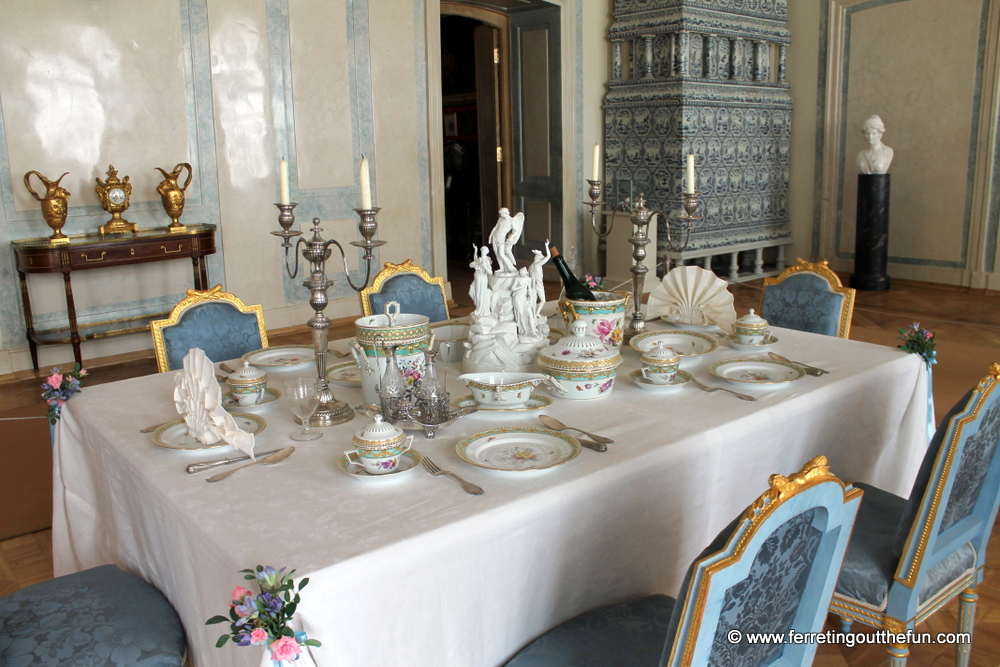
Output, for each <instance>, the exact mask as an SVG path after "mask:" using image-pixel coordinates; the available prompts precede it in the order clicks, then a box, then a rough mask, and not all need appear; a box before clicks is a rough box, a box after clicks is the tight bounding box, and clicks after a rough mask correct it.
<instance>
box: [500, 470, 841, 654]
mask: <svg viewBox="0 0 1000 667" xmlns="http://www.w3.org/2000/svg"><path fill="white" fill-rule="evenodd" d="M817 461H821V465H822V468H823V470H826V468H825V464H826V460H825V459H823V458H822V457H820V459H817V460H816V461H813V462H810V464H808V465H807V468H806V469H810V468H809V466H811V465H813V464H814V463H816V462H817ZM804 472H805V470H804V471H803V473H800V474H804ZM826 474H827V477H826V478H825V481H826V483H819V484H817V485H816V486H814V487H811V489H809V490H808V491H800V492H798V495H792V496H789V497H782V496H777V497H775V496H774V495H771V496H769V495H768V494H765V495H764V496H762V497H761V499H760V500H758V501H757V503H755V504H754V505H752V506H751V509H750V510H748V512H747V513H745V514H743V515H741V516H740V517H738V518H737V519H736V520H735V521H733V522H732V523H731V524H729V525H728V526H726V528H724V529H723V530H722V531H721V532H720V533H719V534H718V536H717V537H716V538H715V540H713V541H712V544H710V545H709V547H708V548H706V549H705V550H704V551H703V552H702V553H701V555H699V556H698V558H696V559H695V561H694V562H693V563H692V564H691V567H690V568H689V569H688V572H687V575H686V576H685V578H684V583H683V584H682V586H681V590H680V594H679V595H678V597H677V598H676V599H675V598H671V597H667V596H665V595H650V596H646V597H642V598H638V599H634V600H629V601H626V602H621V603H618V604H613V605H610V606H607V607H601V608H599V609H596V610H592V611H590V612H587V613H585V614H582V615H581V616H577V617H576V618H574V619H572V620H570V621H567V622H566V623H563V624H562V625H560V626H558V627H556V628H555V629H553V630H550V631H549V632H547V633H545V634H544V635H542V636H541V637H540V638H538V639H536V640H535V641H534V642H533V643H531V644H530V645H528V646H527V647H525V648H524V649H522V650H521V651H520V652H519V653H518V654H517V655H516V656H515V657H514V658H513V659H512V660H511V661H510V662H509V663H507V667H610V666H615V667H632V666H634V667H658V666H661V667H662V666H664V665H670V666H671V667H673V666H675V665H681V664H685V665H719V666H722V665H724V666H725V667H762V666H765V665H772V664H776V663H778V662H781V664H783V665H789V666H791V665H808V664H810V663H811V661H812V657H813V655H814V653H815V646H812V647H808V646H803V645H790V644H750V643H749V642H747V641H745V639H744V641H741V642H739V643H735V644H734V643H730V642H729V641H728V633H729V632H730V631H731V630H733V629H738V630H740V631H741V632H744V633H748V632H780V633H787V632H788V630H789V629H792V628H794V629H795V630H797V631H802V632H813V631H818V630H819V629H820V627H822V624H823V620H824V618H825V616H826V606H827V601H828V600H829V597H830V594H831V593H832V591H833V585H834V579H835V577H836V573H837V569H838V567H839V564H840V562H841V559H842V558H843V555H844V551H845V549H846V547H847V540H848V535H849V533H850V526H851V523H852V522H853V520H854V515H855V513H856V512H857V508H858V504H859V500H860V492H858V491H855V490H851V489H849V488H848V489H845V488H844V486H843V485H842V484H841V483H840V482H839V480H836V478H835V477H833V476H832V475H829V474H828V471H827V473H826ZM775 477H776V478H779V482H780V480H784V479H785V478H783V477H781V476H775ZM801 479H805V477H802V478H801ZM779 485H780V484H779ZM779 485H775V483H774V482H772V489H774V488H777V486H779ZM831 487H834V488H831ZM773 503H778V505H774V504H773ZM765 506H767V507H768V512H769V513H767V514H766V516H765V515H764V514H762V513H761V511H762V509H763V508H764V507H765ZM712 570H714V571H713V572H712V574H711V575H710V576H709V575H707V574H706V573H707V572H709V571H712ZM701 604H703V605H704V606H703V607H702V606H700V605H701ZM709 614H712V615H711V616H709Z"/></svg>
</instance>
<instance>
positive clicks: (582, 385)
mask: <svg viewBox="0 0 1000 667" xmlns="http://www.w3.org/2000/svg"><path fill="white" fill-rule="evenodd" d="M572 330H573V335H572V336H566V337H565V338H563V339H562V340H560V341H559V342H557V343H555V344H554V345H550V346H549V347H547V348H545V349H544V350H542V351H541V352H540V353H539V354H538V365H539V366H541V367H542V371H543V372H544V373H546V374H547V375H549V376H551V377H553V378H555V379H556V380H558V381H559V382H560V383H561V384H562V387H563V390H562V391H561V392H559V394H558V395H559V397H560V398H569V399H574V400H581V399H589V398H604V397H605V396H610V395H611V389H612V387H614V385H615V376H616V375H617V374H618V367H619V366H621V364H622V355H621V353H620V352H619V351H618V348H617V347H615V346H614V345H609V344H605V343H602V342H601V341H600V339H599V338H597V337H596V336H593V335H591V334H589V333H587V331H588V324H587V323H586V322H585V321H584V320H582V319H581V320H576V321H575V322H573V324H572Z"/></svg>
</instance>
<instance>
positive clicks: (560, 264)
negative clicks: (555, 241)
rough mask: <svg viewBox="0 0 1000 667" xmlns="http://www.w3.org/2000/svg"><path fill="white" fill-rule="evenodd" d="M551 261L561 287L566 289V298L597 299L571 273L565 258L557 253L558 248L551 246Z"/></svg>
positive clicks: (577, 299)
mask: <svg viewBox="0 0 1000 667" xmlns="http://www.w3.org/2000/svg"><path fill="white" fill-rule="evenodd" d="M552 263H553V264H555V266H556V271H558V272H559V277H560V278H562V282H563V287H564V288H565V290H566V298H567V299H573V300H576V301H597V297H596V296H594V293H593V292H591V291H590V288H589V287H587V286H586V285H584V284H583V283H581V282H580V280H579V278H577V277H576V276H574V275H573V272H572V271H571V270H570V268H569V266H568V265H567V264H566V260H565V259H563V258H562V255H560V254H559V249H558V248H556V247H555V246H552Z"/></svg>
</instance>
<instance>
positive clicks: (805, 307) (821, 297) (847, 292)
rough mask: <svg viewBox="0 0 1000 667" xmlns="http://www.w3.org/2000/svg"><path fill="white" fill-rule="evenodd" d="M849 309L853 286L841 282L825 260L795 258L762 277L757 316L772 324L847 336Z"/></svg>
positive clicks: (849, 322) (849, 321)
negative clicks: (774, 271)
mask: <svg viewBox="0 0 1000 667" xmlns="http://www.w3.org/2000/svg"><path fill="white" fill-rule="evenodd" d="M853 313H854V290H853V289H852V288H850V287H844V286H843V285H841V283H840V278H838V277H837V274H836V273H834V272H833V271H831V270H830V268H829V267H828V266H827V263H826V262H816V263H813V262H807V261H805V260H802V259H799V260H796V262H795V265H794V266H789V267H788V268H787V269H785V270H784V271H782V272H781V274H780V275H778V276H775V277H774V278H765V279H764V291H763V292H762V293H761V296H760V316H761V317H763V318H764V319H765V320H767V321H768V323H769V324H771V325H772V326H776V327H784V328H786V329H796V330H798V331H810V332H812V333H819V334H826V335H828V336H839V337H840V338H847V335H848V334H849V333H850V332H851V315H852V314H853Z"/></svg>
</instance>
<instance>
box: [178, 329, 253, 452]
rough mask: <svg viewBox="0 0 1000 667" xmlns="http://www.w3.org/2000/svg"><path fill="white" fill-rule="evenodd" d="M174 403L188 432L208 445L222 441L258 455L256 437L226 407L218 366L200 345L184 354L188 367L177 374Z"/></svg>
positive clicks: (242, 450)
mask: <svg viewBox="0 0 1000 667" xmlns="http://www.w3.org/2000/svg"><path fill="white" fill-rule="evenodd" d="M175 381H176V386H175V387H174V404H175V405H176V406H177V412H178V413H180V414H181V416H182V417H184V423H185V424H187V427H188V435H190V436H191V437H192V438H194V439H196V440H197V441H198V442H201V443H203V444H205V445H214V444H216V443H217V442H219V441H220V440H221V441H223V442H225V443H228V444H230V445H232V446H233V447H235V448H236V449H238V450H240V451H241V452H243V453H244V454H247V455H248V456H249V457H250V458H251V459H252V458H254V455H253V447H254V436H253V434H252V433H246V432H244V431H241V430H240V429H239V427H238V426H237V425H236V420H235V419H233V416H232V415H231V414H229V413H228V412H226V410H225V408H223V407H222V389H221V388H220V387H219V383H218V381H216V379H215V366H214V365H213V364H212V361H211V360H210V359H209V358H208V357H207V356H205V352H204V351H203V350H201V349H199V348H192V349H191V350H190V351H189V352H188V353H187V354H186V355H185V356H184V368H183V370H182V371H181V372H179V373H178V374H177V375H176V377H175Z"/></svg>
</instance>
